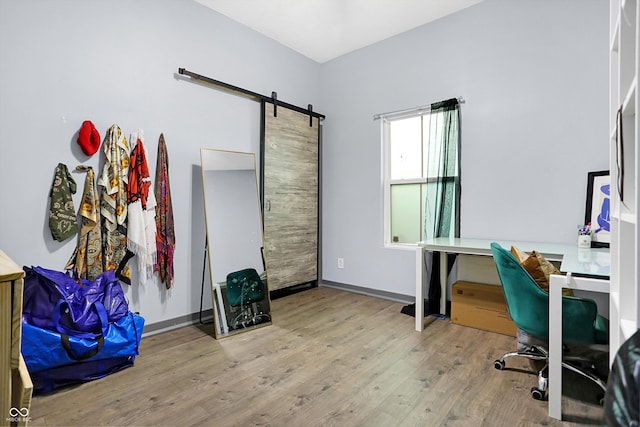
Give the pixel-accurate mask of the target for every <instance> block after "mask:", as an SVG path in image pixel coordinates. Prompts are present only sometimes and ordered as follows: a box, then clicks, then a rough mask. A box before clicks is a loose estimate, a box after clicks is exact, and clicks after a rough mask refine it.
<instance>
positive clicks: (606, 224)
mask: <svg viewBox="0 0 640 427" xmlns="http://www.w3.org/2000/svg"><path fill="white" fill-rule="evenodd" d="M610 193H611V177H610V176H609V171H598V172H589V174H588V175H587V205H586V209H585V224H587V223H591V230H593V231H592V233H593V236H592V241H591V247H594V248H602V247H607V248H608V247H609V243H610V242H611V211H610V208H611V198H610Z"/></svg>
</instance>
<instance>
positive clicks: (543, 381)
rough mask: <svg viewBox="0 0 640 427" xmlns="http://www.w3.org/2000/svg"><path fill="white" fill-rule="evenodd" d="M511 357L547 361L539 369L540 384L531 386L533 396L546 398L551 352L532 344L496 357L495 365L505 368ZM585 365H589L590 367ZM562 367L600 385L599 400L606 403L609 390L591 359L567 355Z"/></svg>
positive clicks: (538, 398) (540, 398) (537, 398)
mask: <svg viewBox="0 0 640 427" xmlns="http://www.w3.org/2000/svg"><path fill="white" fill-rule="evenodd" d="M510 357H523V358H525V359H529V360H535V361H544V362H545V364H544V367H543V368H542V369H540V370H539V371H538V386H537V387H532V388H531V397H533V398H534V399H536V400H543V399H544V398H545V395H546V392H547V387H548V382H549V353H548V352H547V350H546V349H545V348H544V347H541V346H537V345H530V346H527V347H526V348H525V349H524V350H521V351H517V352H510V353H506V354H504V355H503V356H502V357H501V358H500V359H496V360H495V361H494V362H493V367H494V368H496V369H498V370H503V369H505V367H506V363H505V359H508V358H510ZM583 366H588V369H586V368H584V367H583ZM562 367H563V368H565V369H568V370H570V371H572V372H575V373H577V374H579V375H581V376H583V377H585V378H587V379H589V380H590V381H592V382H593V383H595V384H596V385H598V386H599V387H600V389H601V390H602V396H600V397H599V401H600V404H601V405H602V404H603V403H604V393H605V391H606V390H607V385H606V383H605V382H604V381H603V380H602V379H601V378H600V377H598V376H597V375H596V374H594V373H593V371H595V366H594V365H593V362H592V361H591V360H589V359H587V358H580V357H566V358H565V360H563V361H562Z"/></svg>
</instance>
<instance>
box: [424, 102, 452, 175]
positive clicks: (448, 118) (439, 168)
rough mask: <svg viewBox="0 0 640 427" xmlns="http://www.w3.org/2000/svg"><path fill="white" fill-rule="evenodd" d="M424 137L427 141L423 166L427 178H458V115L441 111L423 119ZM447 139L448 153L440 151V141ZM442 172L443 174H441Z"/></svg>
mask: <svg viewBox="0 0 640 427" xmlns="http://www.w3.org/2000/svg"><path fill="white" fill-rule="evenodd" d="M424 135H425V140H426V141H428V143H426V144H425V145H426V146H427V149H426V150H425V153H424V164H425V169H426V170H427V172H426V175H427V177H428V178H435V177H438V176H458V174H459V171H458V160H457V159H458V144H457V143H455V141H457V140H458V114H457V112H456V111H441V112H437V113H431V114H428V115H425V117H424ZM444 139H448V140H449V141H450V143H449V144H448V152H447V153H444V152H443V151H442V141H443V140H444ZM443 172H444V173H443Z"/></svg>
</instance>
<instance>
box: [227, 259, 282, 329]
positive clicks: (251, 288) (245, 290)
mask: <svg viewBox="0 0 640 427" xmlns="http://www.w3.org/2000/svg"><path fill="white" fill-rule="evenodd" d="M266 288H267V287H266V286H265V284H264V282H263V281H262V279H261V278H260V275H259V274H258V272H257V271H256V270H255V269H253V268H246V269H244V270H240V271H235V272H233V273H229V274H228V275H227V298H228V300H229V305H230V306H231V307H237V308H239V309H240V313H239V314H238V315H237V316H236V317H235V318H234V319H233V322H232V323H231V325H232V326H233V328H234V329H236V328H239V327H247V326H250V325H257V324H259V323H263V322H265V321H269V320H271V316H270V315H269V314H266V313H262V312H258V311H257V310H256V303H259V302H261V301H263V300H265V298H267V289H266Z"/></svg>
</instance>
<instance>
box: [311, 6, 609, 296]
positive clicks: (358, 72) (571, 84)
mask: <svg viewBox="0 0 640 427" xmlns="http://www.w3.org/2000/svg"><path fill="white" fill-rule="evenodd" d="M608 4H609V2H608V1H606V0H561V1H557V0H543V1H540V0H518V1H513V0H485V1H483V2H482V3H479V4H477V5H475V6H472V7H470V8H468V9H465V10H463V11H461V12H458V13H456V14H454V15H451V16H448V17H445V18H443V19H440V20H438V21H436V22H433V23H431V24H427V25H425V26H422V27H419V28H417V29H415V30H413V31H410V32H407V33H404V34H401V35H399V36H396V37H393V38H391V39H388V40H386V41H383V42H380V43H377V44H375V45H373V46H370V47H367V48H363V49H360V50H359V51H356V52H354V53H351V54H348V55H344V56H343V57H340V58H338V59H335V60H333V61H331V62H328V63H326V64H324V65H323V66H322V69H321V81H322V84H321V93H322V110H323V111H325V112H326V113H327V114H328V115H329V116H328V120H327V124H326V126H325V130H324V147H323V148H324V156H323V161H324V168H323V173H324V179H323V196H324V206H323V208H324V209H323V217H322V218H323V227H324V228H323V230H324V231H323V239H322V241H323V252H322V254H323V259H324V263H323V266H324V276H323V277H324V279H326V280H330V281H335V282H340V283H347V284H351V285H356V286H364V287H368V288H373V289H378V290H384V291H390V292H396V293H400V294H405V295H413V294H414V277H415V273H414V271H415V267H414V254H413V253H411V252H407V251H400V250H392V249H385V248H384V247H383V228H382V226H383V220H382V214H383V205H382V183H381V144H380V128H379V123H378V122H375V121H374V120H373V116H374V115H375V114H379V113H384V112H389V111H395V110H402V109H407V108H411V107H416V106H421V105H425V104H429V103H431V102H435V101H439V100H443V99H447V98H452V97H459V96H461V97H463V98H464V99H465V100H466V103H465V104H463V105H462V109H461V111H462V201H461V208H462V220H461V223H462V225H461V233H462V236H463V237H478V238H496V239H514V240H530V241H549V242H564V243H571V242H574V241H575V238H576V226H577V225H578V224H581V223H582V221H583V220H584V206H585V200H586V195H585V193H586V181H587V172H589V171H594V170H603V169H608V132H607V129H608V107H607V106H608V38H609V37H608V24H609V9H608V7H609V6H608ZM338 257H340V258H344V265H345V268H344V269H337V263H336V259H337V258H338Z"/></svg>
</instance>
